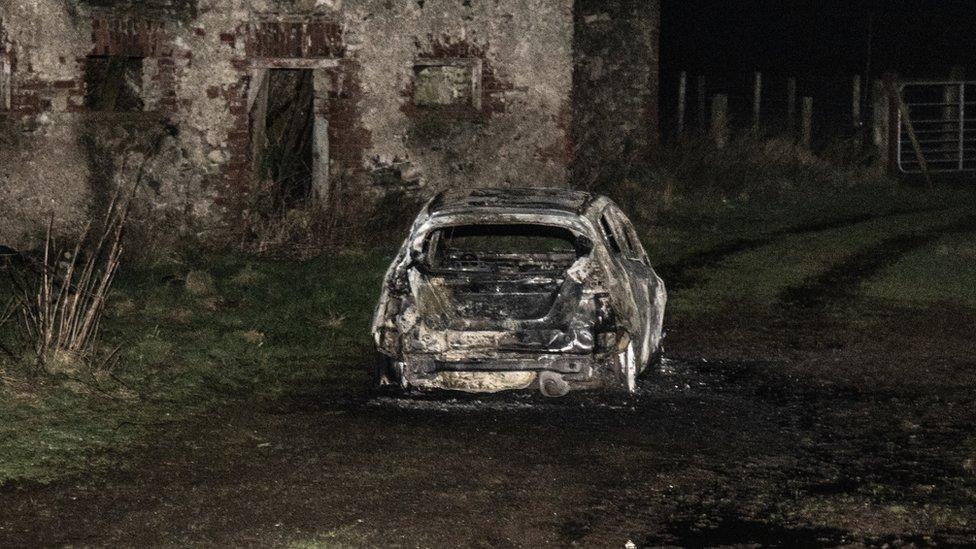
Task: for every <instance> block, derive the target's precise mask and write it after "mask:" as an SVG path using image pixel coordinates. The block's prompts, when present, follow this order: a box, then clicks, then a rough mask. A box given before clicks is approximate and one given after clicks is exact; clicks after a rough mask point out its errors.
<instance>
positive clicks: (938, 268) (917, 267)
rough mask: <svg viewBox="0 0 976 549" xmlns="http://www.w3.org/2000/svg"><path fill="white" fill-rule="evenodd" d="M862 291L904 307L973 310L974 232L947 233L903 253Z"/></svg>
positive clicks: (975, 283)
mask: <svg viewBox="0 0 976 549" xmlns="http://www.w3.org/2000/svg"><path fill="white" fill-rule="evenodd" d="M864 294H865V295H866V296H867V297H870V298H872V299H877V300H882V301H887V302H890V303H896V304H899V305H902V306H906V307H938V306H947V305H948V306H952V307H967V308H971V309H976V233H957V234H950V235H946V236H943V237H942V238H940V239H939V240H938V241H936V242H935V243H933V244H931V245H929V246H925V247H924V248H921V249H919V250H916V251H914V252H912V253H909V254H906V255H905V256H904V257H902V258H901V259H900V260H899V261H897V262H896V263H895V264H894V265H892V266H890V267H888V268H887V269H885V270H884V271H883V272H882V273H881V274H880V276H878V277H877V278H876V279H874V280H872V281H870V282H869V283H867V284H866V285H865V289H864Z"/></svg>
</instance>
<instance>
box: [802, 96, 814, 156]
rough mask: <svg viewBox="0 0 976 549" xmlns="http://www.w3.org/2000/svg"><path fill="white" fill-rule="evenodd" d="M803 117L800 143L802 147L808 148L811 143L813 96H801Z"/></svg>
mask: <svg viewBox="0 0 976 549" xmlns="http://www.w3.org/2000/svg"><path fill="white" fill-rule="evenodd" d="M801 116H802V118H803V122H802V124H803V125H802V128H803V129H802V133H801V137H800V145H802V146H803V148H804V149H807V150H810V148H811V146H812V145H813V98H812V97H804V98H803V112H802V113H801Z"/></svg>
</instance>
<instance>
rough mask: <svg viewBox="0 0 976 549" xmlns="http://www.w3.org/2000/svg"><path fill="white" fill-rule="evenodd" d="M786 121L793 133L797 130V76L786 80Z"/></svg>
mask: <svg viewBox="0 0 976 549" xmlns="http://www.w3.org/2000/svg"><path fill="white" fill-rule="evenodd" d="M786 123H787V127H788V128H789V130H790V134H791V135H795V133H794V132H795V131H796V78H790V79H789V80H787V81H786Z"/></svg>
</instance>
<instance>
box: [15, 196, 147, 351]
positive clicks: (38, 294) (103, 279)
mask: <svg viewBox="0 0 976 549" xmlns="http://www.w3.org/2000/svg"><path fill="white" fill-rule="evenodd" d="M131 197H132V194H131V192H130V193H128V194H127V195H126V196H124V197H123V196H120V193H118V192H117V193H116V194H115V195H114V196H113V198H112V199H111V201H110V203H109V207H108V210H107V212H106V214H105V216H104V218H103V220H102V222H101V224H100V225H99V226H98V227H97V228H93V226H92V223H91V222H89V223H88V224H87V225H86V226H85V229H84V230H83V231H82V233H81V235H80V236H79V237H78V238H77V240H76V241H75V242H74V244H73V245H71V246H65V245H62V244H61V243H59V242H58V239H56V238H55V236H54V234H53V232H54V230H53V222H52V223H51V224H49V225H48V230H47V233H46V236H45V240H44V248H43V253H42V254H41V256H40V258H31V257H28V258H26V261H25V263H24V265H22V266H21V267H20V268H11V269H9V272H10V275H11V277H10V278H11V281H12V284H13V288H14V293H15V299H16V308H17V310H18V314H19V316H20V318H21V328H22V329H21V334H22V339H23V340H24V342H25V343H26V344H27V346H28V347H29V348H30V350H31V351H32V353H33V355H34V357H35V358H36V361H35V364H36V365H37V366H38V367H45V368H48V369H51V368H57V367H64V368H65V369H73V368H74V366H76V365H78V364H87V365H89V366H91V365H94V359H95V348H96V342H97V339H98V330H99V326H100V324H101V320H102V316H103V313H104V310H105V302H106V299H107V297H108V294H109V291H110V289H111V287H112V282H113V281H114V279H115V275H116V273H117V272H118V268H119V263H120V261H119V260H120V256H121V254H122V240H123V234H124V230H125V226H126V221H127V219H128V214H129V204H130V202H131ZM110 361H111V357H110V359H108V360H107V362H110Z"/></svg>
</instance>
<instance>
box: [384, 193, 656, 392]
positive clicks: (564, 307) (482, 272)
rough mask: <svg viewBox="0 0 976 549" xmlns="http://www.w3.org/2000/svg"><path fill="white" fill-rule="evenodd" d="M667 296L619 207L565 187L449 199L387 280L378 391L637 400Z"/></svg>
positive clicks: (406, 247)
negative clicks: (609, 394)
mask: <svg viewBox="0 0 976 549" xmlns="http://www.w3.org/2000/svg"><path fill="white" fill-rule="evenodd" d="M665 301H666V293H665V289H664V283H663V282H662V281H661V279H660V278H659V277H658V276H657V274H656V273H655V272H654V269H653V268H652V267H651V265H650V263H649V262H648V259H647V254H646V253H645V251H644V248H643V246H642V245H641V243H640V240H639V239H638V238H637V234H636V232H635V231H634V229H633V227H632V226H631V224H630V222H629V221H628V220H627V218H626V216H624V214H623V212H621V211H620V209H619V208H618V207H617V206H616V205H615V204H614V203H613V202H612V201H610V200H609V199H607V198H605V197H602V196H597V195H593V194H590V193H585V192H578V191H568V190H561V189H479V190H471V191H463V192H448V193H442V194H440V195H438V196H437V197H435V198H434V199H433V200H431V201H430V202H429V203H428V204H427V206H425V207H424V209H423V211H421V213H420V215H419V216H418V217H417V219H416V221H415V222H414V224H413V227H412V228H411V231H410V235H409V236H408V237H407V239H406V241H405V242H404V244H403V246H402V247H401V249H400V251H399V253H398V254H397V256H396V258H395V259H394V260H393V264H392V265H391V266H390V268H389V270H388V271H387V274H386V277H385V280H384V283H383V288H382V292H381V295H380V300H379V304H378V305H377V308H376V312H375V315H374V318H373V336H374V339H375V342H376V346H377V349H378V350H379V352H380V354H381V356H382V359H381V360H380V361H379V363H378V365H377V367H376V371H375V374H376V379H375V381H376V382H377V383H378V384H380V385H397V386H400V387H402V388H404V389H408V388H417V389H451V390H461V391H468V392H497V391H503V390H515V389H530V388H538V389H539V390H540V391H542V393H543V394H545V395H547V396H562V395H565V394H566V393H568V392H569V391H570V390H577V389H622V390H625V391H629V392H633V391H634V390H635V387H636V378H637V375H638V374H639V373H640V372H641V371H642V370H643V369H644V368H645V367H646V366H647V365H649V364H650V363H651V362H652V361H653V360H654V359H655V358H656V356H657V354H658V352H659V349H660V345H661V337H662V322H663V316H664V306H665Z"/></svg>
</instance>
